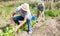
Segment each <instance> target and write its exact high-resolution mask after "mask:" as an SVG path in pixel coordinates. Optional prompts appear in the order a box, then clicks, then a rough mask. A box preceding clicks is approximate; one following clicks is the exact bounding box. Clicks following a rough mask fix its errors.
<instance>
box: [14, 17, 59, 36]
mask: <svg viewBox="0 0 60 36" xmlns="http://www.w3.org/2000/svg"><path fill="white" fill-rule="evenodd" d="M59 19H60V17H59V18H55V19H51V18H48V19H46V20H45V22H39V23H38V24H35V25H34V27H33V29H32V30H33V33H32V34H28V33H27V32H26V31H22V32H19V33H17V34H15V36H60V21H59Z"/></svg>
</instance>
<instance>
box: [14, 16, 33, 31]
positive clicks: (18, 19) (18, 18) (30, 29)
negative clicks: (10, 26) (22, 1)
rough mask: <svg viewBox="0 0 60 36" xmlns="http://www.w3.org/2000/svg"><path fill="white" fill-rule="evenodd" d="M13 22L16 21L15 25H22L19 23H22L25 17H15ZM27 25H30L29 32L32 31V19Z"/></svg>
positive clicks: (28, 20)
mask: <svg viewBox="0 0 60 36" xmlns="http://www.w3.org/2000/svg"><path fill="white" fill-rule="evenodd" d="M13 20H14V22H15V23H17V24H18V25H19V24H20V22H19V21H22V20H24V17H22V16H16V17H14V18H13ZM27 24H28V31H32V28H31V27H32V26H31V19H29V18H28V19H27Z"/></svg>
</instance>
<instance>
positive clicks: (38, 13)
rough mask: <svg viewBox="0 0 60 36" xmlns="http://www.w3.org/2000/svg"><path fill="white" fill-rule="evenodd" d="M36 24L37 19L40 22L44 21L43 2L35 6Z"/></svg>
mask: <svg viewBox="0 0 60 36" xmlns="http://www.w3.org/2000/svg"><path fill="white" fill-rule="evenodd" d="M37 9H38V10H37V21H36V22H37V23H38V20H39V17H40V19H41V20H43V21H44V20H45V16H44V10H45V5H44V3H43V2H41V3H39V4H38V6H37Z"/></svg>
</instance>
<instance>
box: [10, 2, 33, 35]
mask: <svg viewBox="0 0 60 36" xmlns="http://www.w3.org/2000/svg"><path fill="white" fill-rule="evenodd" d="M16 13H19V14H20V15H19V16H16V17H14V15H15V14H16ZM31 18H32V16H31V13H30V10H29V4H27V3H24V4H22V5H21V6H19V7H18V8H16V9H15V10H14V11H13V13H12V14H11V15H10V20H11V24H10V25H11V26H12V27H14V26H15V25H14V22H15V23H17V24H18V26H16V27H15V28H14V30H15V32H16V31H17V30H18V29H19V28H20V27H21V26H23V25H24V24H25V23H26V22H27V24H28V33H29V34H31V33H32V28H31ZM21 20H22V21H23V22H22V23H21V22H19V21H21Z"/></svg>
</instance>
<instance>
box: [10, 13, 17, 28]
mask: <svg viewBox="0 0 60 36" xmlns="http://www.w3.org/2000/svg"><path fill="white" fill-rule="evenodd" d="M15 14H16V13H14V12H13V13H11V15H10V25H11V26H12V27H13V26H14V21H13V17H14V15H15Z"/></svg>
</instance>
